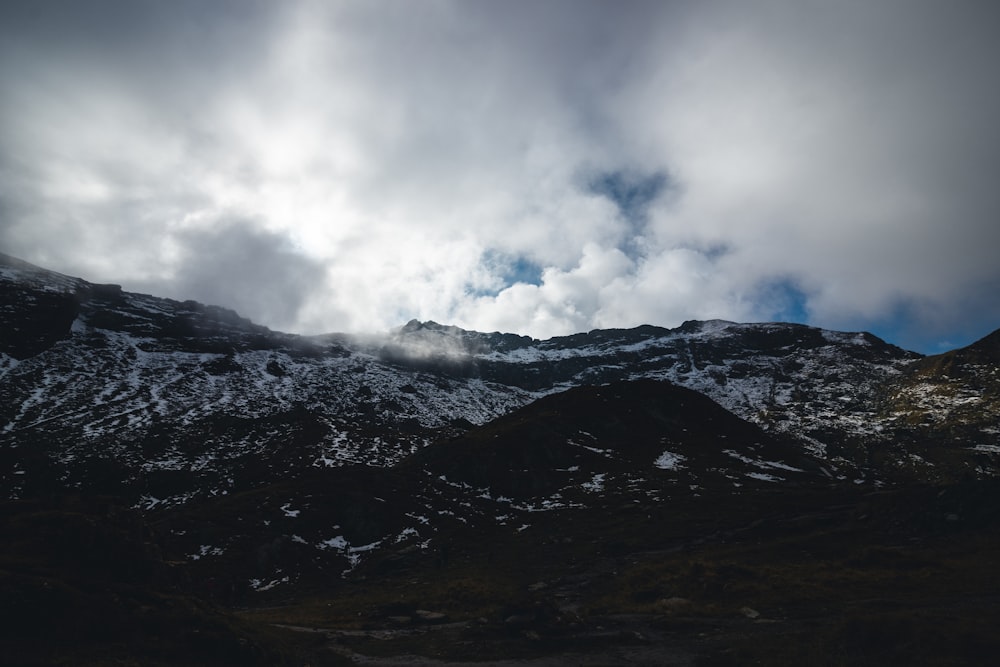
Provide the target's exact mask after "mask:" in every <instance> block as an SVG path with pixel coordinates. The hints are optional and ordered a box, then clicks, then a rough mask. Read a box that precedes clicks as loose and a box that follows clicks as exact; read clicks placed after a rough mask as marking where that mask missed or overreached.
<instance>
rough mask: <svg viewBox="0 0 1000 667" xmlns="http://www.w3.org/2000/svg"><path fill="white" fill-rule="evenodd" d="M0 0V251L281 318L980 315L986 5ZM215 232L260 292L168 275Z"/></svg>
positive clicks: (987, 152)
mask: <svg viewBox="0 0 1000 667" xmlns="http://www.w3.org/2000/svg"><path fill="white" fill-rule="evenodd" d="M0 11H2V12H3V14H0V19H2V20H0V26H6V27H0V118H2V121H0V216H2V217H0V245H2V246H3V247H4V249H5V250H6V251H8V252H12V253H14V254H17V255H21V256H23V257H25V258H26V259H28V260H30V261H35V262H37V263H42V264H46V265H49V266H51V267H52V268H55V269H57V270H63V271H66V272H71V273H78V274H82V275H84V276H85V277H87V278H90V279H93V280H99V281H114V282H122V283H124V284H125V285H126V287H128V286H129V285H134V286H142V287H143V288H145V289H148V290H150V291H157V292H159V293H164V294H170V295H175V294H176V293H177V291H178V290H180V289H185V290H191V291H192V292H193V293H192V294H191V295H190V296H191V297H193V298H197V297H198V295H199V294H207V295H208V296H211V297H213V298H220V299H221V298H226V299H229V300H230V301H231V303H230V304H228V305H233V306H237V305H242V304H246V306H245V308H248V309H250V311H252V312H253V315H254V316H255V317H257V318H259V319H261V320H263V321H264V322H265V323H267V324H270V325H272V326H282V327H289V328H293V329H298V330H304V331H323V330H370V329H384V328H387V327H390V326H394V325H397V324H399V323H401V322H402V321H405V320H407V319H409V318H411V317H419V318H422V319H436V320H438V321H443V322H455V323H458V324H462V325H465V326H468V327H472V328H478V329H501V330H506V331H516V332H520V333H529V334H532V335H536V336H546V335H552V334H556V333H568V332H570V331H576V330H584V329H589V328H593V327H609V326H631V325H634V324H639V323H643V322H649V323H654V324H661V325H676V324H678V323H680V322H681V321H683V320H685V319H692V318H707V317H723V318H728V319H736V320H744V319H768V318H771V317H775V316H776V315H777V314H779V313H782V312H787V302H788V300H789V298H791V297H788V295H785V294H783V293H782V290H781V289H779V288H776V287H775V285H786V286H788V287H789V289H791V288H794V289H795V290H797V291H796V294H797V295H800V296H801V298H802V299H803V304H801V307H802V308H804V309H805V312H803V313H801V316H807V317H809V318H810V320H811V321H812V322H814V323H817V324H822V325H826V326H833V327H837V326H875V325H878V324H879V323H880V322H883V321H884V320H886V318H887V317H894V316H895V315H887V313H890V314H891V313H898V312H900V309H901V308H902V309H903V310H904V311H907V313H908V315H907V317H910V318H911V325H910V326H911V328H912V329H913V330H916V329H917V328H919V327H922V326H928V325H931V324H935V323H936V324H938V325H940V326H941V327H944V324H943V322H944V321H945V319H946V318H950V319H955V318H958V319H960V320H964V321H966V322H967V323H968V322H978V323H979V324H976V325H968V326H967V328H975V327H976V326H979V327H986V326H987V325H988V324H989V323H990V322H991V321H992V322H993V325H992V326H996V319H998V318H1000V305H998V304H996V303H995V302H993V303H992V305H991V300H990V299H989V298H988V297H983V296H982V295H983V294H989V287H990V286H992V285H996V284H997V283H998V282H1000V270H998V269H997V264H996V261H995V258H994V256H993V255H994V254H995V248H996V247H997V246H998V245H1000V226H998V225H996V220H997V217H998V214H1000V196H998V191H997V189H996V188H995V186H994V184H993V183H992V180H993V178H992V174H993V171H994V169H993V168H994V166H995V165H994V161H995V158H994V156H995V154H996V151H997V149H998V148H1000V146H998V141H1000V139H998V135H997V133H996V132H995V129H994V124H995V118H996V117H997V116H998V115H1000V93H998V92H997V90H996V87H995V86H994V85H992V77H993V75H992V63H993V62H995V61H996V60H997V57H998V56H1000V53H998V51H1000V47H998V46H997V45H996V42H995V39H994V38H993V35H992V34H991V33H990V31H989V29H988V26H989V25H991V22H990V21H989V19H990V18H991V16H990V13H991V10H990V9H989V8H987V7H985V6H984V5H981V4H976V3H970V4H964V3H957V4H955V5H949V6H948V7H944V6H939V5H936V4H933V3H930V2H928V3H922V2H916V3H914V2H899V3H896V2H885V3H877V4H875V5H873V4H871V3H862V2H859V3H853V2H845V3H835V4H826V5H822V6H819V5H815V4H802V3H795V2H781V1H778V0H760V1H758V2H752V3H747V2H738V3H737V2H707V3H697V4H694V3H690V4H688V3H684V4H680V5H672V4H669V3H660V2H651V3H647V2H633V3H629V6H628V7H625V8H620V7H619V6H617V5H611V4H608V3H600V2H595V3H589V2H582V3H580V2H574V3H561V2H553V3H542V4H538V3H531V4H527V3H526V4H523V5H517V6H516V7H515V8H510V7H507V6H504V7H497V6H495V5H493V4H490V3H466V2H447V1H443V2H435V3H429V4H422V5H420V6H419V7H417V6H414V5H410V4H407V3H398V4H397V3H327V2H310V1H306V0H302V1H300V2H290V3H280V4H271V3H247V2H219V3H198V2H191V3H178V4H174V3H171V5H162V6H155V7H151V6H147V5H135V4H134V3H115V2H109V3H106V4H102V5H101V6H99V7H96V8H89V9H87V10H86V11H83V10H82V9H80V8H77V7H75V6H74V3H69V4H67V6H66V7H65V8H64V10H63V11H62V12H61V13H59V12H54V13H50V14H44V15H39V14H38V13H37V12H33V11H32V10H31V7H30V4H29V5H25V6H24V7H19V6H18V5H17V4H16V3H8V4H7V5H5V9H4V10H0ZM613 173H627V174H632V175H637V177H645V176H652V175H656V174H660V175H662V174H667V175H669V187H667V188H666V189H665V190H664V191H663V192H662V193H661V195H660V197H659V198H658V199H656V200H654V201H653V202H652V203H651V204H650V206H649V207H648V209H647V210H645V211H642V212H638V213H637V212H635V211H631V212H630V211H623V210H621V209H620V208H619V207H618V206H616V205H615V203H614V202H613V201H611V200H610V199H609V198H608V197H605V196H601V195H600V194H597V193H596V192H595V191H594V189H593V188H589V187H588V186H587V182H588V179H590V178H593V177H594V176H595V175H600V174H613ZM629 216H639V218H640V219H632V218H630V217H629ZM226 235H231V239H232V241H231V243H230V244H229V246H230V247H232V248H237V249H239V248H243V249H244V250H246V251H247V252H249V249H254V252H258V253H260V254H259V256H260V257H267V258H268V259H267V261H266V262H265V263H266V264H267V266H268V267H269V270H270V271H273V272H276V273H278V274H280V275H281V276H283V278H279V279H276V280H275V281H274V284H275V285H276V288H275V289H276V290H278V291H275V292H269V294H271V296H269V297H268V298H267V299H263V300H261V301H260V303H257V304H254V302H253V299H254V291H253V290H252V289H250V287H249V283H246V282H245V281H244V283H243V284H247V285H248V287H247V289H246V291H243V292H241V291H240V290H241V289H243V288H241V287H240V283H235V282H234V284H233V285H231V286H226V287H225V289H208V288H202V289H199V286H198V285H196V284H194V283H193V282H192V280H193V278H190V276H204V280H208V279H209V278H208V276H209V275H213V276H214V275H215V274H212V272H211V271H209V270H208V269H207V268H205V267H207V266H208V265H209V263H210V258H209V256H208V255H206V254H205V253H203V252H200V251H199V252H196V251H195V249H194V248H193V246H192V245H191V243H190V240H191V239H192V238H206V239H207V238H212V239H215V240H216V242H218V243H220V244H223V245H225V243H226V242H225V239H224V237H225V236H226ZM259 242H266V243H271V244H273V247H274V250H273V252H264V251H263V250H261V248H260V247H259ZM230 258H231V259H232V257H230ZM498 258H506V259H504V260H502V261H500V260H498ZM234 261H235V260H234ZM517 261H522V262H526V263H529V264H531V265H533V266H537V267H538V268H539V269H540V270H542V273H541V276H540V280H539V281H538V282H539V284H537V285H535V284H510V282H509V281H510V278H511V275H510V274H509V268H510V267H509V266H505V263H506V264H510V263H512V262H517ZM179 266H186V267H187V269H188V275H189V278H187V279H183V278H182V277H180V274H179V273H178V270H177V267H179ZM199 267H200V268H199ZM303 267H305V268H303ZM202 269H204V271H203V270H202ZM300 269H301V270H300ZM213 279H216V278H213ZM505 281H506V282H505ZM259 292H260V290H259V286H258V290H257V293H259ZM281 295H284V296H285V297H286V298H281ZM224 305H226V304H224ZM991 318H992V319H991ZM963 326H966V325H963ZM990 328H992V327H990ZM942 330H943V329H942ZM987 330H988V329H987ZM980 333H985V331H981V332H980ZM956 335H964V334H956Z"/></svg>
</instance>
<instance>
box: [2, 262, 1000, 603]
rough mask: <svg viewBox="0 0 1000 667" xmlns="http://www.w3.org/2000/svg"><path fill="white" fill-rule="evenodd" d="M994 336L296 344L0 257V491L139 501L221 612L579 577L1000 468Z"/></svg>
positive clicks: (715, 334) (606, 336)
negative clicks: (342, 592) (524, 569)
mask: <svg viewBox="0 0 1000 667" xmlns="http://www.w3.org/2000/svg"><path fill="white" fill-rule="evenodd" d="M998 335H1000V333H994V334H992V335H990V336H988V337H987V338H985V339H983V340H982V341H979V342H978V343H976V344H974V345H971V346H969V347H967V348H964V349H961V350H955V351H953V352H949V353H947V354H944V355H938V356H934V357H923V356H921V355H919V354H916V353H913V352H908V351H906V350H902V349H900V348H898V347H896V346H893V345H890V344H888V343H886V342H884V341H882V340H880V339H878V338H876V337H874V336H872V335H871V334H867V333H844V332H836V331H826V330H822V329H817V328H813V327H807V326H803V325H797V324H786V323H754V324H739V323H734V322H724V321H708V322H696V321H692V322H686V323H684V324H683V325H681V326H680V327H678V328H675V329H665V328H660V327H653V326H642V327H637V328H634V329H615V330H596V331H591V332H588V333H580V334H576V335H573V336H565V337H558V338H552V339H549V340H535V339H532V338H528V337H524V336H517V335H512V334H502V333H481V332H475V331H466V330H463V329H460V328H457V327H452V326H445V325H441V324H437V323H434V322H417V321H412V322H409V323H408V324H406V325H404V326H401V327H399V328H398V329H395V330H393V331H390V332H387V333H383V334H372V335H367V336H359V335H345V334H326V335H320V336H297V335H290V334H285V333H281V332H275V331H271V330H269V329H267V328H265V327H261V326H259V325H256V324H253V323H252V322H250V321H248V320H246V319H244V318H241V317H240V316H239V315H238V314H237V313H235V312H233V311H231V310H227V309H224V308H219V307H215V306H205V305H202V304H199V303H196V302H193V301H185V302H178V301H174V300H170V299H163V298H157V297H153V296H148V295H142V294H132V293H129V292H125V291H123V290H122V289H121V288H119V287H118V286H115V285H95V284H91V283H88V282H87V281H84V280H82V279H79V278H72V277H68V276H63V275H60V274H57V273H53V272H50V271H46V270H44V269H41V268H38V267H35V266H32V265H30V264H26V263H24V262H21V261H19V260H16V259H14V258H11V257H7V256H4V255H0V496H2V497H3V499H4V500H16V499H27V504H25V503H21V504H18V503H10V505H11V506H12V507H14V506H16V507H24V506H30V503H32V502H37V501H38V499H48V500H45V501H44V502H51V499H53V498H55V499H59V498H67V497H70V495H72V496H73V497H77V498H83V499H85V502H86V503H95V504H96V508H97V509H95V510H93V511H95V512H98V513H101V512H106V507H107V504H106V501H105V500H103V499H105V498H113V499H114V501H113V502H114V503H123V504H125V505H128V506H131V507H132V509H133V510H138V511H139V512H141V513H142V514H143V515H144V518H145V520H147V521H149V522H150V523H151V524H152V525H154V526H155V527H156V531H157V535H158V537H157V539H156V549H158V550H159V551H157V553H159V554H160V555H159V556H156V558H154V560H156V561H157V562H159V560H162V561H163V563H166V564H169V568H170V569H171V571H172V572H174V575H173V576H178V577H181V578H182V579H184V580H185V581H190V582H207V581H212V582H216V583H218V582H224V584H225V588H226V590H227V591H229V592H228V593H226V596H227V597H225V598H224V599H223V601H224V602H226V603H239V604H244V603H247V602H248V601H249V600H251V598H250V597H247V596H257V597H255V598H252V599H261V596H265V597H266V596H269V595H295V594H301V593H302V592H303V591H311V590H327V588H328V587H329V586H330V585H331V584H330V582H331V581H332V580H336V581H343V580H345V579H347V580H349V581H350V580H353V579H354V578H355V577H357V578H362V577H369V576H371V577H379V576H383V575H385V573H393V572H407V571H409V569H415V570H420V571H425V572H426V568H435V569H436V568H440V567H442V564H443V563H446V562H447V561H448V560H449V558H457V553H466V557H467V558H470V559H473V560H475V559H481V558H486V562H487V563H492V562H493V561H492V560H491V559H492V558H493V555H492V552H493V550H494V549H503V548H506V547H505V546H504V545H507V544H508V543H517V544H520V545H522V546H521V547H518V549H520V548H522V547H523V548H524V549H528V550H529V552H531V553H534V551H531V550H534V549H536V547H535V546H532V545H535V544H536V543H537V544H542V545H546V546H545V549H549V550H551V551H552V554H553V555H552V556H551V558H550V557H548V556H546V557H545V558H543V559H542V562H544V563H548V565H546V567H556V566H557V565H558V563H557V562H556V561H558V559H560V558H563V557H565V558H567V559H570V560H573V559H579V562H580V563H581V564H582V563H590V564H588V565H586V566H584V565H581V567H585V568H591V567H592V564H593V563H594V562H597V561H601V559H602V558H604V557H605V554H606V553H618V552H619V551H620V552H622V553H632V552H638V551H643V550H647V549H649V548H651V547H650V545H659V547H658V548H674V547H675V546H676V545H677V544H682V545H687V546H690V545H692V544H699V543H701V541H703V540H707V539H710V538H711V539H715V538H718V539H720V540H724V539H728V538H726V536H728V535H732V534H742V533H740V532H739V531H744V530H746V526H758V528H754V529H753V530H759V531H762V532H761V535H763V536H765V537H766V535H770V533H768V531H771V530H774V531H777V532H776V533H775V534H776V535H780V534H783V533H781V531H782V530H784V528H781V526H785V525H789V526H791V525H797V524H795V522H797V521H802V520H808V521H809V522H814V523H815V522H819V524H822V522H823V521H825V520H826V519H825V518H824V517H826V516H837V517H840V516H841V515H840V514H838V513H843V512H847V513H848V514H851V513H852V512H854V510H844V509H843V508H844V507H855V506H856V507H858V508H860V509H858V510H857V513H859V516H867V515H868V510H867V509H864V508H866V507H868V506H869V505H870V504H871V503H875V502H878V501H877V500H872V497H875V494H876V492H877V493H888V490H889V489H896V490H900V492H906V490H907V489H909V488H911V487H910V486H909V485H908V484H907V483H909V482H916V483H917V486H915V487H912V488H922V487H921V485H923V484H925V483H928V482H931V483H948V482H953V481H956V480H983V479H989V478H995V477H998V476H1000V474H998V473H1000V440H998V437H1000V382H998V378H1000V354H998V348H997V343H998V340H1000V339H998ZM970 483H972V482H970ZM67 494H70V495H67ZM933 497H934V498H939V497H940V496H933ZM88 499H97V500H88ZM60 502H61V501H60ZM73 502H76V501H73ZM109 502H110V501H109ZM799 502H807V503H813V502H815V503H817V505H816V506H817V507H822V508H823V509H822V511H819V510H817V511H816V512H815V513H813V514H807V515H801V513H799V512H797V510H796V509H795V507H796V503H799ZM886 502H888V501H886ZM893 502H894V501H893ZM935 502H936V501H935ZM942 502H943V501H942ZM855 504H856V505H855ZM987 505H988V504H987ZM988 506H990V507H992V505H988ZM956 507H957V506H956ZM956 507H952V505H948V506H947V512H945V511H944V510H942V511H941V512H938V514H940V516H938V514H935V515H934V516H933V517H932V519H933V521H937V523H935V524H934V526H938V524H940V525H942V526H951V525H952V524H956V525H957V519H953V517H959V516H960V515H959V514H958V512H959V511H960V512H961V513H962V515H961V516H966V515H968V516H975V512H974V510H973V509H972V505H968V506H966V505H963V506H962V507H960V508H958V509H956ZM12 511H13V510H12ZM18 511H20V510H18ZM898 514H899V512H898V511H897V510H896V509H893V510H892V511H887V512H883V514H882V515H881V518H879V521H883V522H885V525H890V524H891V522H893V521H897V518H896V517H897V515H898ZM12 516H14V515H13V514H12ZM762 516H766V517H770V519H768V520H767V521H768V522H769V523H768V522H765V523H764V524H760V525H763V526H764V527H763V528H760V527H759V523H758V522H759V521H760V520H761V517H762ZM852 516H853V514H852ZM74 520H75V521H78V522H80V521H83V519H80V518H79V517H76V518H75V519H74ZM837 520H838V521H841V520H843V521H847V522H848V523H847V524H844V525H853V524H851V522H852V521H853V519H851V518H843V517H841V518H838V519H837ZM921 521H923V519H921ZM595 522H596V524H595ZM786 522H788V523H786ZM591 524H595V525H599V526H600V529H599V530H600V531H603V532H602V533H601V534H600V535H597V536H595V535H592V534H591V533H592V532H593V531H594V530H595V529H594V527H593V526H592V525H591ZM817 525H818V524H817ZM838 525H840V524H838ZM878 525H879V526H882V525H883V524H881V523H880V524H878ZM664 526H671V527H672V528H671V529H670V531H672V532H670V531H668V532H667V533H664V532H663V527H664ZM932 527H933V526H932ZM824 530H825V528H824ZM831 530H832V529H831ZM838 530H840V529H839V528H838ZM879 530H881V528H879ZM934 530H937V528H934ZM706 531H707V532H706ZM734 531H735V532H734ZM28 532H29V533H30V531H28ZM130 534H131V533H130ZM712 536H715V537H712ZM720 536H721V537H720ZM88 539H89V538H88ZM130 539H133V538H131V537H130ZM135 539H138V538H135ZM143 539H144V538H143ZM138 541H139V543H141V544H142V545H145V544H146V543H145V542H144V541H143V540H142V539H138ZM511 541H513V542H511ZM470 545H474V546H470ZM143 548H145V546H143ZM685 548H686V547H685ZM543 551H544V550H543ZM518 553H520V552H518ZM545 553H548V551H545ZM559 554H562V555H559ZM521 557H522V556H517V558H521ZM553 559H554V560H553ZM594 559H597V561H594ZM601 562H604V561H601ZM508 565H509V564H508ZM164 567H167V565H164ZM600 567H601V568H612V569H613V568H617V567H618V565H609V564H607V563H605V564H604V565H601V566H600ZM178 568H179V569H180V570H179V571H178ZM421 568H424V570H421ZM598 569H600V568H598ZM588 571H589V570H588ZM477 572H478V571H477ZM474 574H475V576H479V575H478V573H474ZM470 576H471V575H470ZM587 576H590V575H587ZM561 594H562V593H560V595H561Z"/></svg>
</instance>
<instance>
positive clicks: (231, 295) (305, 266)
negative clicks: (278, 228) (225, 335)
mask: <svg viewBox="0 0 1000 667" xmlns="http://www.w3.org/2000/svg"><path fill="white" fill-rule="evenodd" d="M170 246H171V247H170V252H169V253H167V254H168V255H169V256H170V257H171V258H172V261H171V260H168V262H167V263H168V265H169V268H168V271H167V272H165V274H164V275H163V276H162V277H160V278H158V279H157V280H156V282H154V283H152V284H150V285H149V286H148V288H149V290H148V291H155V292H157V293H159V294H160V295H162V296H171V297H174V298H177V299H194V300H196V301H201V302H202V303H207V304H214V305H224V306H225V307H228V308H233V309H235V310H236V311H238V312H239V313H240V314H242V315H244V316H245V317H250V318H251V319H253V320H255V321H257V322H268V323H271V325H272V326H275V327H279V328H288V327H293V326H294V325H295V324H296V322H297V320H298V317H299V311H300V310H301V309H302V307H303V306H304V304H305V302H306V301H307V299H308V297H309V295H310V293H311V292H312V291H313V290H314V289H315V288H316V286H317V285H323V284H325V267H324V266H323V265H322V263H320V262H318V261H316V260H314V259H310V258H308V257H305V256H303V255H302V253H301V252H299V251H298V250H296V248H295V247H294V246H293V244H292V243H291V242H290V241H289V239H288V238H287V237H284V236H283V235H281V234H277V233H275V232H269V231H267V230H264V229H260V228H258V227H256V226H255V224H254V223H253V222H252V221H243V220H218V221H215V222H214V224H213V225H212V226H211V227H209V228H205V229H201V228H190V229H183V230H179V231H177V232H176V233H174V234H173V235H171V237H170ZM135 287H136V288H137V289H142V287H143V286H142V285H141V283H136V286H135Z"/></svg>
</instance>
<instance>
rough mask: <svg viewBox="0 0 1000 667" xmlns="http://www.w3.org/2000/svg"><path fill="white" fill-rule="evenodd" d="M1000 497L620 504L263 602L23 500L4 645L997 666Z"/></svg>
mask: <svg viewBox="0 0 1000 667" xmlns="http://www.w3.org/2000/svg"><path fill="white" fill-rule="evenodd" d="M998 499H1000V488H998V485H997V483H995V482H969V483H964V484H956V485H952V486H949V487H941V488H935V487H919V488H911V489H905V490H896V491H879V490H866V489H843V490H830V491H826V492H822V493H817V492H814V491H801V492H795V491H780V492H776V493H773V494H756V495H754V496H749V497H748V496H743V497H736V496H732V497H730V498H728V499H726V498H719V499H716V500H714V501H713V502H712V504H711V506H708V505H706V504H704V503H693V502H688V503H676V504H674V505H672V506H671V507H669V508H657V507H652V506H648V505H647V506H643V505H639V504H636V503H628V504H622V501H624V500H625V498H624V497H621V498H616V497H615V496H614V494H611V495H608V496H606V501H605V502H604V503H603V504H602V505H601V506H599V507H594V508H592V509H591V510H589V511H587V512H579V511H572V510H566V511H564V512H550V513H544V514H541V513H540V514H539V515H538V520H537V521H536V522H535V523H533V524H532V525H531V526H530V527H527V528H525V529H524V530H522V531H520V532H518V533H516V535H514V536H511V535H509V534H508V532H507V531H502V532H501V531H499V530H497V531H495V532H494V533H491V532H490V531H483V530H478V529H472V528H470V529H468V530H466V531H463V530H461V529H455V530H454V532H453V533H451V534H449V535H444V536H441V537H442V544H443V545H445V546H443V547H441V548H439V549H436V550H433V551H428V552H418V553H415V554H411V555H410V557H409V558H407V557H406V555H405V554H404V555H403V556H400V555H399V554H391V553H389V554H385V555H383V556H382V557H379V558H373V559H371V560H369V561H366V562H365V563H363V564H362V565H361V566H360V567H359V568H357V569H356V570H355V571H354V572H352V573H351V575H350V576H348V577H341V576H339V575H337V574H333V573H331V575H330V577H329V578H328V579H327V580H325V581H323V580H321V579H318V578H316V579H313V580H311V581H310V582H309V583H307V584H304V585H302V586H299V587H296V588H294V589H287V588H286V589H284V590H280V589H275V590H274V591H265V592H262V593H257V594H255V595H254V596H253V597H252V598H251V599H245V598H244V599H234V595H235V594H234V593H233V591H231V590H223V589H222V587H221V584H220V583H219V582H222V581H223V574H222V573H221V572H220V573H219V576H217V577H212V578H203V573H202V574H196V575H194V576H193V569H192V568H191V567H190V565H188V564H186V563H184V562H176V561H171V560H168V559H165V558H164V557H163V555H162V550H163V548H164V547H165V546H166V544H165V542H166V541H165V540H164V537H163V536H162V535H160V534H158V532H157V528H156V526H155V525H151V524H150V523H149V522H147V521H146V520H145V519H143V518H142V517H141V516H139V515H138V514H136V513H134V512H133V511H131V510H128V509H124V508H122V507H120V506H118V505H116V504H115V503H114V501H113V500H112V499H106V498H60V499H51V500H50V501H47V502H45V501H22V502H14V503H6V504H4V505H3V506H2V510H0V511H2V522H3V525H2V527H0V529H2V530H3V534H4V536H5V549H4V551H3V555H2V560H0V581H2V586H3V590H2V591H0V593H2V599H3V600H4V601H5V602H4V605H3V618H2V625H0V627H2V628H3V630H2V633H0V641H2V644H0V650H2V651H3V654H4V655H5V656H6V659H5V662H6V664H23V665H44V664H66V665H71V664H72V665H104V664H116V665H217V664H219V665H221V664H232V665H239V664H260V665H269V664H273V665H305V664H313V665H315V664H350V663H351V662H353V661H358V662H363V663H364V664H386V665H388V664H449V663H455V664H461V663H480V664H523V665H532V664H534V665H543V664H595V665H596V664H603V665H608V664H647V665H655V664H677V665H745V664H762V665H782V664H813V665H885V664H918V665H966V664H986V663H987V662H989V660H990V659H991V658H992V656H994V655H996V652H997V651H998V650H1000V639H998V637H997V634H996V632H995V628H996V627H998V626H997V623H998V622H1000V585H998V583H997V582H998V578H997V577H996V575H995V563H996V556H997V554H998V553H1000V531H998V526H1000V500H998ZM279 590H280V592H279ZM362 656H364V658H362Z"/></svg>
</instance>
